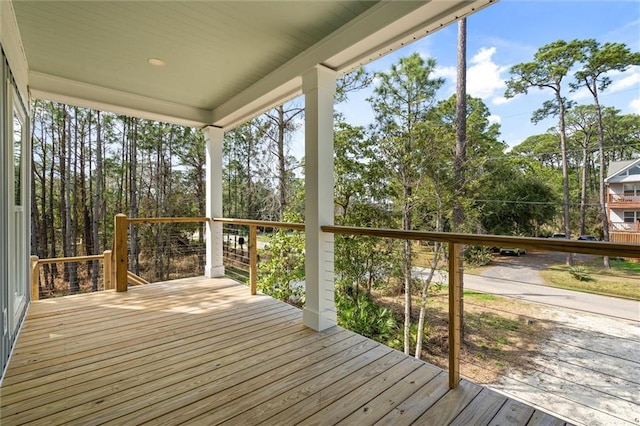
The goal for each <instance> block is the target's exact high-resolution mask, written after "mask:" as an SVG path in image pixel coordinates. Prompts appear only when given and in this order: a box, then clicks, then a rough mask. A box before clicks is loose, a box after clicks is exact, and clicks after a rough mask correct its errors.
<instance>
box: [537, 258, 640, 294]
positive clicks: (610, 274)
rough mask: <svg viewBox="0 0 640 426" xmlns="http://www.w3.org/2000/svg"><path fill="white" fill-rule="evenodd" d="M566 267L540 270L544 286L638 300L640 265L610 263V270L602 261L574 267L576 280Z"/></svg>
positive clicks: (621, 262) (622, 262) (554, 266)
mask: <svg viewBox="0 0 640 426" xmlns="http://www.w3.org/2000/svg"><path fill="white" fill-rule="evenodd" d="M571 271H572V268H571V267H569V266H567V265H562V264H560V265H553V266H550V267H549V268H548V269H546V270H544V271H541V272H540V275H541V276H542V278H543V279H544V281H545V283H546V284H547V285H550V286H553V287H559V288H566V289H570V290H577V291H584V292H588V293H596V294H603V295H607V296H616V297H626V298H629V299H634V300H640V263H635V262H629V261H622V260H612V261H611V269H604V268H603V267H602V259H601V258H594V260H593V261H590V262H587V263H585V264H582V265H578V266H577V272H579V274H578V275H583V279H578V278H577V277H576V276H575V275H576V274H572V273H571ZM574 271H576V269H574Z"/></svg>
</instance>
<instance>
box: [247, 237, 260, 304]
mask: <svg viewBox="0 0 640 426" xmlns="http://www.w3.org/2000/svg"><path fill="white" fill-rule="evenodd" d="M257 230H258V227H257V226H256V225H249V288H250V290H251V295H252V296H253V295H255V294H256V293H257V292H258V290H257V282H258V238H257Z"/></svg>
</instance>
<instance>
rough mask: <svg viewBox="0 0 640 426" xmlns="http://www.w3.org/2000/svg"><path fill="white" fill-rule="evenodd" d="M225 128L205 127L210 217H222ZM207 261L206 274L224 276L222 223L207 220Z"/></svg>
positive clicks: (206, 176) (207, 201) (207, 192)
mask: <svg viewBox="0 0 640 426" xmlns="http://www.w3.org/2000/svg"><path fill="white" fill-rule="evenodd" d="M223 138H224V130H222V129H221V128H219V127H213V126H209V127H207V128H205V129H204V140H205V144H206V155H207V159H206V163H205V164H206V166H205V168H206V174H205V180H206V189H205V191H206V214H207V217H208V218H209V219H211V218H214V217H222V141H223ZM206 241H207V262H206V265H205V267H204V275H205V276H207V277H209V278H214V277H223V276H224V264H223V263H222V250H223V247H222V224H221V223H213V222H207V235H206Z"/></svg>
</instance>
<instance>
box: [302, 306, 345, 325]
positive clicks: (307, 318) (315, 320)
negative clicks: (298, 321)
mask: <svg viewBox="0 0 640 426" xmlns="http://www.w3.org/2000/svg"><path fill="white" fill-rule="evenodd" d="M302 323H303V324H304V325H305V326H307V327H309V328H311V329H313V330H316V331H322V330H326V329H327V328H331V327H333V326H335V325H337V324H338V318H337V314H336V311H324V312H322V313H318V312H315V311H312V310H311V309H307V308H304V309H303V310H302Z"/></svg>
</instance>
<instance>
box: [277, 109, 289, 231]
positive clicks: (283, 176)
mask: <svg viewBox="0 0 640 426" xmlns="http://www.w3.org/2000/svg"><path fill="white" fill-rule="evenodd" d="M277 111H278V141H277V144H278V192H279V195H280V210H279V212H278V216H279V217H278V220H282V216H283V215H284V212H285V210H286V208H287V169H286V158H285V155H286V153H285V151H284V148H285V147H284V136H285V131H286V127H287V122H286V121H285V117H284V106H283V105H280V106H279V107H278V108H277Z"/></svg>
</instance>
